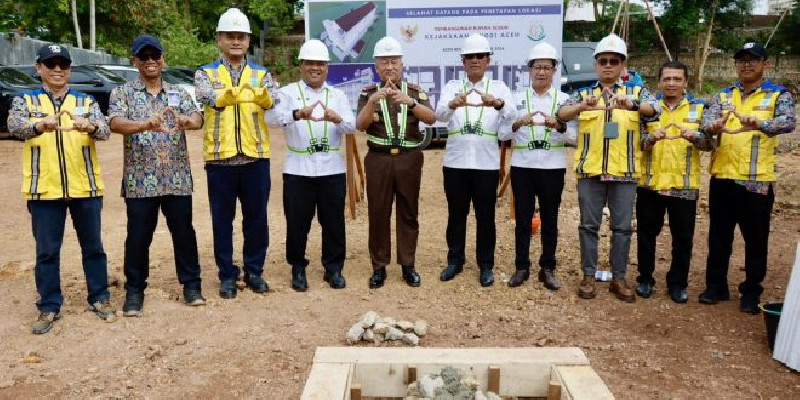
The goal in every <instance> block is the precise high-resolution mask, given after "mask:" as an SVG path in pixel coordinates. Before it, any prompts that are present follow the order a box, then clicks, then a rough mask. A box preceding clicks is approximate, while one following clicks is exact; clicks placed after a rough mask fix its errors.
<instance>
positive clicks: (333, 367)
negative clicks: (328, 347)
mask: <svg viewBox="0 0 800 400" xmlns="http://www.w3.org/2000/svg"><path fill="white" fill-rule="evenodd" d="M352 369H353V364H350V363H319V364H317V363H315V364H314V365H313V366H312V367H311V373H310V374H309V376H308V380H306V386H305V387H304V388H303V394H302V395H301V396H300V398H301V399H302V400H330V399H350V384H351V377H352Z"/></svg>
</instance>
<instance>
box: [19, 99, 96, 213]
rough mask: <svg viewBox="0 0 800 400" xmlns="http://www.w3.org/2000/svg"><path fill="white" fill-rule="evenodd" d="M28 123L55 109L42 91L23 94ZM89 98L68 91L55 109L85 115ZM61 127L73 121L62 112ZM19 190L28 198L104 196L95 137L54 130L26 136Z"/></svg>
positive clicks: (45, 115)
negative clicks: (28, 118) (28, 117)
mask: <svg viewBox="0 0 800 400" xmlns="http://www.w3.org/2000/svg"><path fill="white" fill-rule="evenodd" d="M22 96H23V99H24V100H25V106H26V108H27V110H28V113H29V115H30V120H31V122H38V121H40V120H42V119H43V118H45V117H47V116H50V115H55V114H56V112H57V110H56V107H55V106H54V105H53V103H52V102H51V101H50V98H49V97H48V95H47V94H46V93H45V92H44V91H43V90H41V89H40V90H37V91H34V92H31V93H25V94H23V95H22ZM91 105H92V100H91V98H89V97H88V96H86V95H84V94H82V93H76V92H68V93H67V95H66V97H65V98H64V101H63V102H62V104H61V106H60V107H59V109H58V111H62V110H64V111H69V112H70V113H72V114H73V115H75V116H84V117H85V116H87V115H88V113H89V110H90V107H91ZM59 124H60V125H61V126H70V125H72V124H73V121H72V119H71V118H70V117H69V116H68V115H66V114H65V115H62V116H61V119H60V121H59ZM22 174H23V179H22V192H23V194H25V197H26V198H27V199H29V200H53V199H65V198H86V197H97V196H102V195H103V190H104V185H103V180H102V175H101V171H100V166H99V162H98V158H97V152H96V151H95V145H94V139H92V138H91V137H90V136H89V135H88V134H86V133H82V132H75V131H61V130H54V131H48V132H44V133H42V134H41V135H38V136H35V137H32V138H29V139H27V140H26V141H25V144H24V146H23V150H22Z"/></svg>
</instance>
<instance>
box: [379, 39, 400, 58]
mask: <svg viewBox="0 0 800 400" xmlns="http://www.w3.org/2000/svg"><path fill="white" fill-rule="evenodd" d="M402 55H403V47H402V46H400V42H398V41H397V39H395V38H393V37H391V36H384V37H383V39H381V40H378V43H375V50H374V51H373V53H372V57H393V56H402Z"/></svg>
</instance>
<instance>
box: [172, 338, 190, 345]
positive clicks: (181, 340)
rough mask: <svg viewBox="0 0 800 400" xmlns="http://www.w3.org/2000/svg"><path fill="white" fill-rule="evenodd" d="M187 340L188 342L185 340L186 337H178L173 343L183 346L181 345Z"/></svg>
mask: <svg viewBox="0 0 800 400" xmlns="http://www.w3.org/2000/svg"><path fill="white" fill-rule="evenodd" d="M187 342H188V341H187V340H186V339H178V340H176V341H174V342H173V343H175V346H183V345H185V344H186V343H187Z"/></svg>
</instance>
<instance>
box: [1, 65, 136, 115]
mask: <svg viewBox="0 0 800 400" xmlns="http://www.w3.org/2000/svg"><path fill="white" fill-rule="evenodd" d="M14 68H15V69H17V70H19V71H22V72H24V73H26V74H27V75H28V76H30V77H32V78H34V79H36V80H38V81H39V82H41V78H40V77H39V74H38V73H37V72H36V69H35V68H34V67H33V66H32V65H15V66H14ZM125 82H126V81H125V79H124V78H122V77H120V76H119V75H116V74H114V73H112V72H110V71H107V70H105V69H103V68H100V67H97V66H94V65H73V66H72V75H71V76H70V78H69V85H70V88H72V89H75V90H77V91H80V92H83V93H86V94H89V95H91V96H92V97H94V99H95V101H97V104H98V105H99V106H100V110H102V111H103V114H108V100H109V98H110V97H111V90H112V89H114V88H115V87H117V86H119V85H121V84H123V83H125Z"/></svg>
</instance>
